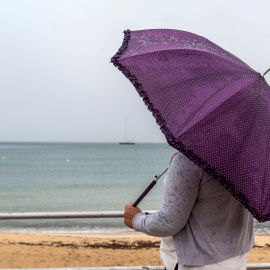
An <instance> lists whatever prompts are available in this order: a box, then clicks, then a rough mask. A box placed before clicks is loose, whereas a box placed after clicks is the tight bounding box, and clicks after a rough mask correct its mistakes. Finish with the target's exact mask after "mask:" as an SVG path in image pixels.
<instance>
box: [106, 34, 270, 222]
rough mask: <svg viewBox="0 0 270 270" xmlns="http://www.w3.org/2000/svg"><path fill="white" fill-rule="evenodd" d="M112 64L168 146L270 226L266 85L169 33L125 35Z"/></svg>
mask: <svg viewBox="0 0 270 270" xmlns="http://www.w3.org/2000/svg"><path fill="white" fill-rule="evenodd" d="M124 34H125V36H124V41H123V44H122V46H121V48H120V49H119V51H118V52H117V53H116V55H115V56H113V57H112V59H111V62H112V63H113V64H114V65H115V66H116V67H117V68H118V69H119V70H120V71H122V72H123V74H124V75H125V76H126V77H127V78H128V79H129V80H130V81H131V83H132V84H133V85H134V86H135V88H136V90H137V92H138V93H139V95H140V96H141V97H142V98H143V101H144V103H145V105H146V106H147V107H148V110H149V111H151V112H152V114H153V116H154V117H155V119H156V122H157V124H158V125H159V126H160V129H161V131H162V132H163V133H164V135H165V137H166V139H167V142H168V143H169V144H170V145H171V146H172V147H174V148H175V149H177V150H178V151H180V152H181V153H183V154H184V155H186V156H187V157H188V158H189V159H190V160H192V161H193V162H194V163H195V164H197V165H198V166H199V167H201V168H203V169H204V170H205V171H206V172H207V173H208V174H209V175H211V176H212V177H213V178H215V179H216V180H217V181H219V183H220V184H221V185H223V186H224V187H225V188H226V189H227V190H229V191H230V192H231V194H232V196H234V197H235V198H236V199H237V200H238V201H240V202H241V203H242V204H243V205H244V206H245V207H246V208H247V209H248V210H249V211H250V212H251V213H252V215H253V216H254V217H255V218H256V219H257V220H258V221H260V222H263V221H267V220H270V92H269V91H270V87H269V85H268V84H267V83H266V81H265V79H264V75H265V74H266V73H267V72H268V71H269V70H268V71H267V72H265V73H264V74H260V73H258V72H256V71H255V70H253V69H252V68H251V67H249V66H248V65H247V64H245V63H244V62H243V61H241V60H240V59H239V58H237V57H236V56H234V55H233V54H231V53H229V52H227V51H225V50H224V49H222V48H221V47H219V46H217V45H216V44H214V43H212V42H211V41H209V40H207V39H206V38H204V37H201V36H198V35H195V34H192V33H189V32H185V31H180V30H172V29H148V30H139V31H130V30H126V31H124Z"/></svg>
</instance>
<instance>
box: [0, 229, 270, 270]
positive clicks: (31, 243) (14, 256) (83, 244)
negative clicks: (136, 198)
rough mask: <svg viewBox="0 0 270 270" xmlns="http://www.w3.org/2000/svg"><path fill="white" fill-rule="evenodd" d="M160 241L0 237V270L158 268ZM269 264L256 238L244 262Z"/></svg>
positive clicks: (269, 254)
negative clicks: (148, 266) (14, 269)
mask: <svg viewBox="0 0 270 270" xmlns="http://www.w3.org/2000/svg"><path fill="white" fill-rule="evenodd" d="M159 245H160V238H157V237H151V236H146V235H143V234H136V235H77V234H70V235H66V234H15V233H8V234H6V233H2V234H0V268H47V267H48V268H49V267H95V266H96V267H101V266H142V265H162V260H161V259H160V255H159ZM266 262H270V236H268V235H264V236H256V246H255V247H254V248H253V250H252V251H251V252H250V253H249V256H248V263H266Z"/></svg>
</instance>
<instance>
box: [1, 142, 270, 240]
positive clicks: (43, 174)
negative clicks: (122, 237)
mask: <svg viewBox="0 0 270 270" xmlns="http://www.w3.org/2000/svg"><path fill="white" fill-rule="evenodd" d="M166 146H167V145H166V144H165V143H136V144H135V145H120V144H118V143H19V142H18V143H13V142H12V143H7V142H6V143H0V185H1V189H0V212H1V213H21V212H24V213H27V212H82V211H83V212H85V211H124V207H125V204H128V203H130V202H134V201H135V200H136V199H137V198H138V197H139V195H140V194H141V193H142V192H143V191H144V189H145V188H146V187H147V186H148V185H149V184H150V183H151V182H152V180H154V179H155V176H156V175H159V174H160V173H161V172H162V171H164V170H165V169H166V168H167V167H168V165H169V162H170V159H171V156H172V155H173V153H175V152H176V150H175V149H173V148H172V147H168V148H166ZM164 177H165V176H162V177H161V178H160V179H159V180H158V182H157V184H156V185H155V187H154V188H153V189H152V190H151V191H150V193H149V194H148V195H147V196H146V197H145V198H144V199H143V200H142V201H141V203H140V204H139V205H138V206H139V207H140V208H141V209H142V210H158V209H159V207H160V206H161V203H162V199H163V180H164ZM254 226H255V233H256V234H257V235H262V234H270V222H265V223H258V222H257V221H255V220H254ZM0 232H7V233H8V232H16V233H74V234H76V233H77V234H127V233H133V230H131V229H129V228H127V227H126V226H125V225H124V222H123V218H103V219H101V218H98V219H94V218H87V219H84V218H80V219H48V220H45V219H39V220H0Z"/></svg>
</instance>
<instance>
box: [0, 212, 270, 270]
mask: <svg viewBox="0 0 270 270" xmlns="http://www.w3.org/2000/svg"><path fill="white" fill-rule="evenodd" d="M156 211H157V210H147V211H146V212H148V213H149V214H153V213H155V212H156ZM123 217H124V211H92V212H32V213H0V220H14V219H67V218H123ZM22 269H23V268H20V270H22ZM25 269H26V268H25ZM27 269H28V270H164V266H162V265H159V266H129V267H128V266H121V267H80V268H27ZM247 269H270V263H248V264H247ZM1 270H15V269H1ZM16 270H18V269H16Z"/></svg>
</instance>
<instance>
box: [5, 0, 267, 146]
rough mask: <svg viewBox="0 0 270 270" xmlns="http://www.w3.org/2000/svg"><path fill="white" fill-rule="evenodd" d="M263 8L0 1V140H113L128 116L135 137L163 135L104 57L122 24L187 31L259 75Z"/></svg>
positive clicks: (127, 0) (202, 2) (212, 0)
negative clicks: (238, 60) (202, 37)
mask: <svg viewBox="0 0 270 270" xmlns="http://www.w3.org/2000/svg"><path fill="white" fill-rule="evenodd" d="M269 10H270V1H269V0H256V1H255V0H237V1H236V0H218V1H217V0H185V1H181V0H166V1H165V0H110V1H109V0H0V41H1V42H0V44H1V47H0V74H1V80H0V83H1V88H0V89H1V90H0V91H1V96H0V112H1V113H0V141H34V142H37V141H43V142H47V141H49V142H51V141H52V142H118V141H119V139H120V137H121V133H122V130H123V124H124V118H125V115H127V118H128V126H127V128H128V134H129V136H130V137H131V139H133V140H135V141H138V142H165V138H164V135H163V134H162V133H161V131H160V130H159V128H158V125H157V124H156V122H155V120H154V118H153V117H152V115H151V113H150V112H149V111H148V110H147V108H146V106H145V105H144V103H143V101H142V100H141V98H140V97H139V95H138V94H137V92H136V91H135V88H134V87H133V85H132V84H131V83H130V82H129V81H128V80H127V79H126V78H125V77H124V75H123V74H122V73H121V72H120V71H118V70H117V69H116V68H115V67H114V66H113V64H110V63H109V61H110V59H111V57H112V56H113V55H114V54H115V53H116V52H117V51H118V49H119V47H120V46H121V44H122V40H123V35H124V34H123V31H124V30H126V29H130V30H141V29H150V28H172V29H180V30H185V31H189V32H193V33H195V34H198V35H201V36H204V37H206V38H208V39H210V40H211V41H213V42H215V43H216V44H218V45H219V46H221V47H223V48H224V49H225V50H228V51H230V52H231V53H233V54H235V55H237V56H238V57H239V58H241V59H242V60H243V61H245V62H246V63H247V64H248V65H249V66H251V67H252V68H254V69H255V70H256V71H258V72H261V73H263V72H264V71H266V70H267V69H268V68H269V67H270V49H269V48H270V28H269V25H270V16H269ZM266 79H267V81H268V83H269V81H270V75H267V76H266Z"/></svg>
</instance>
